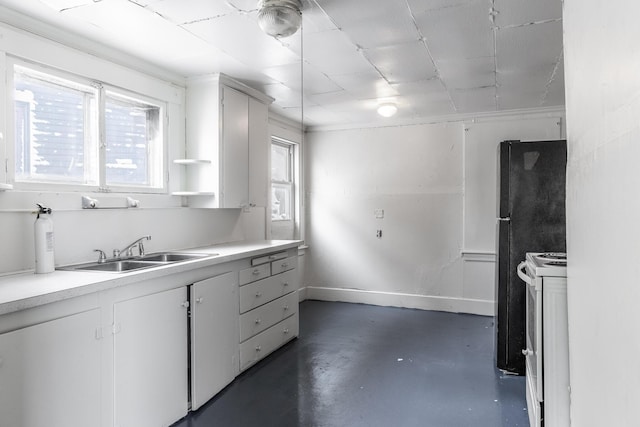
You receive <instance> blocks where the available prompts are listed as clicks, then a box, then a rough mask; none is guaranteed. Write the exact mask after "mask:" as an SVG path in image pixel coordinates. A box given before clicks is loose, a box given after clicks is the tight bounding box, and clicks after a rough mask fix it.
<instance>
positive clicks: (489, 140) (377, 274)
mask: <svg viewBox="0 0 640 427" xmlns="http://www.w3.org/2000/svg"><path fill="white" fill-rule="evenodd" d="M562 121H563V114H562V112H558V111H555V112H552V113H547V112H544V113H537V114H533V113H529V114H526V115H525V114H520V115H511V116H508V117H507V116H503V117H484V118H482V119H477V120H468V121H465V122H463V121H459V122H452V123H441V124H424V125H410V126H396V127H386V128H375V129H351V130H331V131H322V130H320V131H314V132H309V133H308V134H307V138H306V146H305V147H306V154H307V156H306V170H307V238H306V242H307V243H308V244H309V246H310V248H309V250H308V252H307V255H308V256H307V260H306V266H307V271H306V274H305V279H304V281H303V283H304V284H305V285H306V286H307V289H306V295H307V297H308V298H318V299H333V300H342V301H353V302H364V303H371V304H380V305H395V306H402V307H416V308H423V309H436V310H446V311H459V312H469V313H478V314H485V315H493V313H494V311H495V304H494V303H495V295H494V293H495V292H494V289H495V278H494V277H495V276H494V274H495V273H494V272H495V203H496V202H495V201H496V182H497V179H496V171H497V168H496V160H495V159H496V152H497V151H496V150H497V148H496V147H497V145H498V143H499V142H500V141H501V140H504V139H521V140H535V139H557V138H560V137H561V136H562V130H561V129H562V126H561V125H562ZM376 209H383V210H384V218H383V219H377V218H376V217H375V214H374V212H375V210H376ZM376 230H382V238H380V239H378V238H376V235H375V233H376Z"/></svg>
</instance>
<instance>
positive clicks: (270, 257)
mask: <svg viewBox="0 0 640 427" xmlns="http://www.w3.org/2000/svg"><path fill="white" fill-rule="evenodd" d="M276 258H277V256H275V255H269V259H276Z"/></svg>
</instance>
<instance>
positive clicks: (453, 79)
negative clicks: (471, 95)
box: [436, 57, 496, 89]
mask: <svg viewBox="0 0 640 427" xmlns="http://www.w3.org/2000/svg"><path fill="white" fill-rule="evenodd" d="M436 67H437V68H438V72H439V75H440V78H441V79H442V81H443V82H444V83H445V85H446V86H447V88H449V89H471V88H477V87H484V86H492V85H495V80H496V74H495V63H494V58H493V57H483V58H471V59H467V58H453V59H443V60H438V61H436Z"/></svg>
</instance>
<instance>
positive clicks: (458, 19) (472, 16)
mask: <svg viewBox="0 0 640 427" xmlns="http://www.w3.org/2000/svg"><path fill="white" fill-rule="evenodd" d="M416 22H417V24H418V29H419V30H420V32H421V33H422V34H423V36H424V37H425V38H426V41H427V46H428V47H429V50H430V52H431V54H432V55H433V58H434V60H441V59H450V58H478V57H488V56H493V55H494V44H493V30H492V28H491V21H490V19H489V9H488V4H487V2H485V1H481V2H472V3H465V4H463V5H460V6H452V7H447V8H441V9H435V10H430V11H426V12H423V13H420V14H418V15H416Z"/></svg>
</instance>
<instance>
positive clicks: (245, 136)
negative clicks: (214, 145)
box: [220, 86, 249, 208]
mask: <svg viewBox="0 0 640 427" xmlns="http://www.w3.org/2000/svg"><path fill="white" fill-rule="evenodd" d="M222 94H223V101H222V105H223V106H222V144H221V147H220V150H221V156H220V158H221V162H220V171H221V176H220V179H221V188H220V193H221V194H220V207H221V208H238V207H242V206H248V204H249V97H248V96H247V95H245V94H243V93H241V92H238V91H237V90H234V89H231V88H228V87H225V86H223V88H222Z"/></svg>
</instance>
